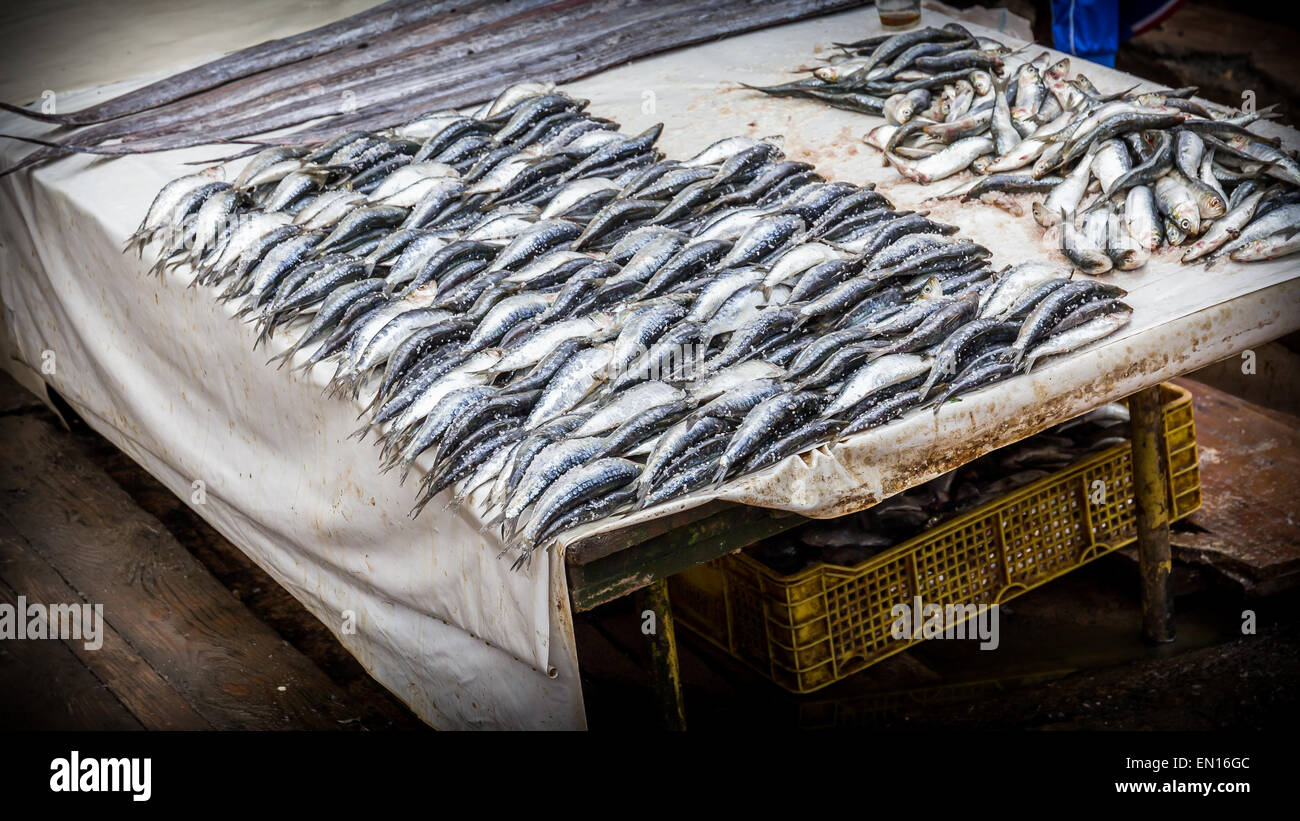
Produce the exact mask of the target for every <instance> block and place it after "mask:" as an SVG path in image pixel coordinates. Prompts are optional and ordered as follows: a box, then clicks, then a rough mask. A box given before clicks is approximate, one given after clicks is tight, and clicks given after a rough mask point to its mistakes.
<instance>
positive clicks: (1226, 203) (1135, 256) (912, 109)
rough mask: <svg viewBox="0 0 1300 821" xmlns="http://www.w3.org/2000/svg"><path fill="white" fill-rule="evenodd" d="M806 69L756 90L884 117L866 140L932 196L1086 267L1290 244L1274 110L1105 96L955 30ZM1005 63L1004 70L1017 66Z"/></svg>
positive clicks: (1085, 82) (846, 50)
mask: <svg viewBox="0 0 1300 821" xmlns="http://www.w3.org/2000/svg"><path fill="white" fill-rule="evenodd" d="M840 49H841V53H840V54H838V55H837V56H835V57H833V58H831V59H830V60H829V61H828V62H827V64H825V65H822V66H818V67H816V68H813V69H811V76H809V77H807V78H804V79H801V80H796V81H794V82H791V83H787V84H784V85H779V86H772V87H767V88H759V89H757V90H759V91H764V92H766V93H768V94H773V95H778V96H791V97H804V98H811V99H815V100H819V101H822V102H825V103H829V104H830V105H834V106H837V107H840V108H847V109H851V110H855V111H861V112H864V113H868V114H875V115H878V116H881V117H883V118H884V119H885V123H884V124H883V125H880V126H877V127H875V128H873V129H871V131H870V132H868V134H867V135H866V138H865V139H866V142H867V143H868V144H869V145H871V146H873V147H875V148H877V149H879V150H880V151H881V152H882V153H883V156H884V161H885V162H887V163H889V164H891V165H892V166H893V167H894V168H895V169H897V170H898V172H899V173H900V174H902V175H903V176H905V177H907V178H909V179H911V180H913V181H915V182H918V183H921V184H929V183H932V182H936V181H938V180H942V179H944V178H947V177H951V176H953V175H955V174H957V173H959V172H962V171H966V170H969V171H970V172H971V177H970V179H968V180H966V181H964V182H962V183H961V184H960V185H957V186H956V187H953V188H950V189H949V190H946V191H944V192H943V193H941V194H939V195H938V197H939V198H948V197H960V198H961V199H962V200H963V201H969V200H972V199H980V200H982V201H985V202H988V203H990V204H993V205H996V206H998V207H1002V208H1004V209H1006V210H1008V211H1010V212H1012V213H1014V214H1017V215H1020V214H1023V208H1022V207H1021V205H1020V204H1019V203H1018V201H1017V197H1016V195H1019V194H1042V195H1044V198H1043V199H1042V201H1036V202H1034V203H1033V212H1034V217H1035V219H1037V221H1038V223H1039V224H1040V225H1041V226H1043V227H1044V228H1045V229H1053V228H1055V229H1056V230H1058V231H1059V242H1060V247H1061V251H1062V253H1063V254H1064V255H1065V256H1066V258H1068V259H1069V261H1070V263H1071V264H1072V265H1074V266H1075V267H1076V268H1078V269H1079V270H1081V271H1084V272H1086V273H1089V274H1104V273H1106V272H1108V271H1111V270H1121V271H1127V270H1133V269H1135V268H1139V267H1141V266H1142V265H1144V264H1145V263H1146V261H1147V259H1149V257H1150V255H1151V254H1152V253H1155V252H1159V251H1162V250H1163V249H1168V248H1174V247H1182V248H1183V251H1182V253H1181V258H1182V261H1183V262H1192V261H1195V260H1201V259H1204V260H1207V261H1209V260H1212V259H1214V258H1216V257H1221V256H1227V257H1229V258H1231V259H1232V260H1234V261H1237V262H1251V261H1256V260H1264V259H1274V258H1277V257H1282V256H1285V255H1287V254H1292V253H1295V252H1296V251H1297V250H1300V230H1298V229H1300V163H1297V161H1296V159H1295V157H1294V156H1292V155H1291V154H1289V153H1287V152H1286V151H1284V150H1283V149H1282V148H1281V147H1280V145H1279V142H1278V140H1276V139H1273V138H1268V137H1264V136H1262V135H1260V134H1257V133H1254V132H1252V131H1251V130H1249V128H1248V127H1249V126H1250V125H1251V124H1252V123H1254V122H1256V121H1257V120H1260V119H1263V118H1267V117H1270V116H1274V115H1273V113H1272V112H1271V110H1270V109H1271V107H1270V108H1265V109H1260V110H1259V111H1252V112H1248V113H1241V112H1234V111H1229V110H1227V109H1223V108H1220V107H1217V106H1211V105H1207V104H1205V103H1202V102H1200V101H1198V100H1196V99H1194V98H1193V97H1192V95H1193V93H1194V92H1195V91H1196V89H1194V88H1182V89H1165V90H1156V91H1145V92H1144V91H1139V90H1137V88H1128V89H1123V90H1119V91H1116V92H1114V93H1109V94H1103V93H1101V92H1100V91H1098V90H1097V88H1096V87H1095V86H1094V85H1093V84H1092V83H1091V82H1090V81H1089V79H1088V78H1087V77H1086V76H1084V75H1083V74H1078V75H1076V76H1075V77H1073V78H1071V77H1070V60H1069V58H1062V59H1060V60H1056V61H1053V60H1052V58H1051V55H1050V54H1049V53H1048V52H1043V53H1042V54H1040V55H1039V56H1037V57H1035V58H1034V59H1032V60H1024V59H1020V58H1019V57H1018V56H1017V55H1016V54H1015V53H1014V52H1011V50H1010V49H1008V48H1007V47H1006V46H1005V45H1003V44H1001V43H999V42H998V41H996V40H992V39H990V38H986V37H977V36H975V35H973V34H971V32H969V31H968V30H967V29H965V28H963V27H962V26H961V25H960V24H957V23H952V24H949V25H946V26H944V27H942V28H924V29H919V30H917V31H911V32H906V33H903V34H897V35H893V36H883V37H875V38H872V39H869V40H863V41H860V42H856V43H848V44H841V45H840ZM1012 65H1014V68H1011V66H1012Z"/></svg>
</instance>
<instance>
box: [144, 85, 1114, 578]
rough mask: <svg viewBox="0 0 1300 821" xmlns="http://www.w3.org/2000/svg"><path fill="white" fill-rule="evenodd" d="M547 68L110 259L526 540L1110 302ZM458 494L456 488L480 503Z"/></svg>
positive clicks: (857, 414) (921, 402)
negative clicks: (208, 296) (151, 248)
mask: <svg viewBox="0 0 1300 821" xmlns="http://www.w3.org/2000/svg"><path fill="white" fill-rule="evenodd" d="M585 105H586V103H585V101H581V100H576V99H573V98H571V97H569V96H567V95H565V94H562V93H558V92H555V91H554V90H553V89H552V88H550V87H548V86H537V85H519V86H513V87H511V88H509V89H507V90H505V91H504V92H502V93H501V94H500V95H499V96H498V97H496V98H495V99H494V100H493V101H492V102H490V103H488V104H487V105H485V106H484V107H482V108H481V109H479V110H478V111H476V112H474V113H473V114H471V115H464V114H460V113H457V112H455V111H441V112H435V113H430V114H426V115H423V116H421V117H418V118H416V119H414V120H412V121H410V122H408V123H406V124H404V125H402V126H400V127H398V128H396V129H395V130H394V131H392V132H385V133H370V132H361V131H357V132H350V133H347V134H343V135H341V136H338V137H335V138H334V139H331V140H329V141H328V142H326V143H324V144H320V145H304V146H285V147H280V148H274V149H269V150H267V151H265V152H263V153H261V154H259V155H257V156H255V157H254V158H252V159H251V160H250V161H249V163H248V164H247V165H246V166H245V167H244V168H243V169H242V171H241V172H240V173H239V175H238V177H237V178H236V179H235V180H234V181H233V183H226V182H222V181H220V180H217V179H214V178H213V176H212V175H210V174H209V173H207V172H204V173H199V174H195V175H191V176H188V177H183V178H181V179H178V180H175V181H173V182H171V183H169V184H168V185H167V186H166V187H164V188H163V189H162V191H161V192H160V193H159V194H158V195H157V198H156V199H155V200H154V202H153V204H152V205H151V207H150V209H149V211H148V214H147V215H146V217H145V218H144V220H143V222H142V224H141V226H140V229H139V231H138V232H137V233H136V234H135V235H133V236H132V237H131V238H130V239H129V240H128V247H131V248H138V249H143V248H144V247H145V246H146V245H148V244H151V243H156V244H157V245H158V246H159V248H160V251H159V255H158V259H157V262H156V263H155V264H154V270H155V271H157V272H159V273H163V272H166V271H179V270H181V269H187V270H189V271H191V272H192V275H193V282H192V284H195V285H201V286H205V287H209V288H211V289H213V291H212V293H213V294H214V295H215V296H216V298H218V299H221V300H224V301H231V302H234V303H235V304H237V305H238V306H239V308H238V315H239V316H241V317H243V318H244V319H246V320H247V321H248V322H250V323H252V324H253V325H254V326H255V327H256V328H257V330H258V336H257V342H258V343H261V342H263V341H265V340H267V339H270V338H272V337H273V336H275V337H279V336H286V337H288V338H289V340H290V342H291V344H290V345H289V346H288V347H287V349H286V350H284V352H283V353H280V354H279V355H277V356H276V357H275V360H278V361H279V362H280V365H281V366H283V365H284V364H286V363H289V362H291V361H296V362H297V363H298V364H297V368H298V369H303V370H306V369H310V368H312V367H314V366H315V365H317V364H326V365H333V367H334V372H333V376H332V378H331V379H330V382H329V388H328V390H329V391H330V392H332V393H334V394H336V395H341V396H346V397H351V398H354V399H356V400H357V401H358V402H362V403H364V405H365V410H363V412H362V413H363V415H367V414H368V415H369V420H368V422H367V424H366V425H365V426H364V427H363V428H362V429H361V430H359V431H358V436H359V437H361V438H364V437H365V436H366V434H367V432H370V431H375V432H377V438H378V441H379V444H380V445H381V458H382V459H383V462H384V465H385V467H386V468H389V469H399V470H401V471H402V475H403V478H405V476H406V474H407V472H408V471H409V470H410V469H411V468H412V466H413V465H416V464H417V460H418V462H419V467H420V468H421V472H422V473H423V479H422V484H421V488H420V491H419V501H418V503H417V505H416V508H415V510H414V511H413V513H418V511H419V510H420V509H421V508H423V507H424V505H426V504H427V503H428V502H429V501H430V500H431V499H432V498H433V497H434V496H436V495H438V494H440V493H442V492H443V491H448V490H449V494H448V495H449V496H450V499H451V503H453V504H465V503H471V504H473V505H474V506H475V508H476V510H478V511H480V513H481V518H482V519H484V520H485V521H486V522H487V523H488V525H489V526H497V525H499V526H501V528H502V533H503V536H504V539H505V541H506V544H507V546H508V548H510V549H513V550H517V551H519V554H520V555H521V556H526V555H528V553H529V552H530V551H531V550H533V549H536V548H537V547H539V546H543V545H546V544H548V543H549V541H550V540H551V539H553V538H554V537H555V536H557V535H558V534H560V533H562V532H564V531H566V530H568V529H570V528H572V527H574V526H577V525H579V524H583V523H586V522H590V521H593V520H595V519H600V518H603V517H605V516H608V515H610V514H612V513H616V512H619V511H624V510H630V509H636V508H638V507H644V506H650V505H656V504H659V503H661V502H665V501H667V500H670V499H673V498H676V497H678V496H681V495H683V494H686V493H689V492H692V491H695V490H699V489H701V488H706V487H711V486H715V485H717V484H719V483H721V482H723V481H726V480H728V479H730V478H733V477H736V476H740V475H743V474H748V473H751V472H753V471H757V470H761V469H763V468H766V467H769V466H771V465H774V464H776V463H778V462H780V461H781V460H783V459H785V458H786V457H789V456H791V455H794V454H797V453H800V452H803V451H806V450H808V449H810V448H812V447H815V446H817V445H821V444H825V443H827V442H831V441H833V440H835V439H836V438H837V437H843V436H848V435H851V434H854V433H857V432H860V431H865V430H868V429H870V428H873V427H877V426H879V425H882V424H885V423H887V422H889V421H891V420H893V419H897V418H898V417H900V416H901V415H903V414H904V413H907V412H909V411H913V410H916V409H919V408H922V407H926V406H930V405H937V403H940V402H944V401H947V400H949V399H953V398H955V397H958V396H960V395H962V394H964V393H966V392H968V391H971V390H973V389H975V388H977V387H980V386H982V385H987V384H990V383H992V382H996V381H998V380H1001V379H1004V378H1007V377H1009V376H1011V375H1013V374H1015V373H1017V372H1022V371H1026V370H1028V369H1029V368H1030V367H1031V366H1032V365H1033V363H1034V362H1035V361H1037V360H1039V359H1042V358H1044V357H1050V356H1057V355H1061V354H1066V353H1069V352H1071V351H1073V350H1075V349H1077V348H1080V347H1082V346H1084V345H1087V344H1089V343H1091V342H1094V341H1096V340H1099V339H1101V338H1103V337H1105V336H1107V335H1108V334H1110V333H1112V332H1113V331H1114V330H1116V329H1117V328H1119V327H1121V326H1122V325H1124V324H1125V323H1126V322H1127V321H1128V317H1129V314H1130V312H1131V310H1130V309H1129V307H1128V306H1126V305H1125V304H1124V303H1123V302H1122V301H1120V300H1121V297H1123V295H1124V292H1123V291H1122V290H1121V289H1119V288H1117V287H1115V286H1113V285H1108V284H1105V283H1101V282H1097V281H1093V280H1090V279H1070V278H1069V277H1068V276H1066V273H1067V272H1066V271H1064V270H1063V269H1061V268H1059V267H1057V266H1052V265H1047V264H1043V263H1027V264H1024V265H1020V266H1016V267H1013V268H1009V269H1006V270H1004V271H1001V272H995V271H994V270H993V269H992V268H991V267H990V266H989V264H988V258H989V256H990V254H989V251H988V250H987V249H985V248H983V247H982V246H979V245H977V244H975V243H973V242H969V241H966V240H963V239H961V238H960V237H959V236H956V229H955V228H954V227H952V226H948V225H943V224H939V223H936V222H934V221H932V220H930V219H928V218H927V217H926V216H924V215H923V214H919V213H914V212H908V211H897V210H894V209H893V208H892V207H891V205H890V203H889V202H888V201H887V200H886V199H885V198H884V197H883V196H882V195H881V194H879V193H878V192H876V191H874V190H871V189H870V188H862V187H859V186H855V185H852V184H849V183H843V182H829V181H826V180H824V179H822V178H821V177H819V176H818V175H817V174H815V173H814V172H813V171H812V169H811V167H810V166H808V165H807V164H805V163H799V162H792V161H789V160H786V159H784V158H783V156H782V153H781V151H780V149H779V147H778V146H777V145H776V144H775V143H773V142H771V141H767V140H758V139H754V138H750V137H733V138H729V139H723V140H720V141H718V142H716V143H714V144H713V145H711V146H709V147H707V148H705V149H704V150H703V151H701V152H700V153H699V154H697V155H696V156H694V157H692V158H690V159H687V160H684V161H677V160H664V159H662V158H661V155H660V154H659V152H658V151H656V149H655V143H656V140H657V138H658V136H659V131H660V127H659V126H655V127H653V128H651V129H649V130H647V131H646V132H644V133H642V134H638V135H635V136H627V135H624V134H622V133H620V132H619V131H618V129H617V126H616V124H615V123H613V122H611V121H609V120H606V119H602V118H599V117H595V116H592V115H590V114H588V113H586V112H585V110H584V109H585ZM471 497H473V498H471Z"/></svg>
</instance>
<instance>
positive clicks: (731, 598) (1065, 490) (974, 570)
mask: <svg viewBox="0 0 1300 821" xmlns="http://www.w3.org/2000/svg"><path fill="white" fill-rule="evenodd" d="M1161 392H1162V398H1163V400H1164V408H1163V411H1164V423H1165V424H1164V427H1165V431H1164V434H1165V436H1164V439H1165V457H1166V462H1167V464H1168V471H1167V479H1168V484H1169V498H1170V505H1171V515H1172V517H1173V518H1175V519H1177V518H1181V517H1183V516H1186V515H1187V514H1189V513H1191V512H1192V511H1193V510H1195V509H1196V508H1197V507H1199V505H1200V493H1199V472H1198V464H1197V459H1196V444H1195V432H1194V426H1193V420H1192V409H1191V395H1190V394H1189V393H1187V392H1186V391H1185V390H1182V389H1181V388H1177V387H1175V386H1170V385H1165V386H1162V391H1161ZM1128 431H1129V427H1128V410H1127V408H1126V406H1125V405H1124V404H1122V403H1113V404H1110V405H1106V406H1103V407H1101V408H1098V409H1096V410H1093V411H1091V412H1089V413H1087V414H1084V415H1083V416H1080V417H1078V418H1076V419H1072V420H1070V421H1067V422H1064V423H1061V424H1059V425H1057V426H1055V427H1053V428H1050V429H1048V430H1046V431H1044V432H1042V433H1040V434H1037V435H1035V436H1032V437H1029V438H1028V439H1025V440H1022V441H1020V442H1017V443H1015V444H1013V445H1009V446H1007V447H1005V448H1002V449H1000V450H997V451H994V452H992V453H989V454H986V455H985V456H983V457H981V458H979V459H977V460H974V461H973V462H970V463H968V464H966V465H963V466H962V467H960V468H957V469H956V470H953V471H951V472H949V473H947V474H944V475H943V476H940V477H938V478H936V479H934V480H932V481H930V482H927V483H926V484H924V485H920V486H917V487H915V488H912V489H910V490H908V491H905V492H903V493H900V494H898V495H896V496H894V497H891V498H890V499H887V500H885V501H884V502H882V503H880V504H878V505H876V506H875V507H873V508H870V509H868V510H865V511H862V512H860V513H855V514H851V515H848V516H843V517H840V518H837V519H830V520H823V521H814V522H810V523H808V524H807V525H805V526H803V527H800V528H797V529H795V530H792V531H789V532H788V533H784V534H781V535H779V536H776V537H773V538H771V539H768V540H765V541H763V542H760V543H757V544H755V545H752V546H751V547H749V548H746V549H745V550H744V551H742V552H740V553H737V554H732V555H729V556H724V557H722V558H721V559H718V560H716V561H714V562H710V563H709V564H706V565H701V566H700V567H697V568H693V569H692V570H689V571H687V572H685V573H682V574H679V575H678V576H675V577H673V579H672V585H673V591H672V595H673V606H674V610H675V612H676V614H677V616H678V619H679V621H680V622H681V623H682V624H684V625H685V626H686V627H687V628H689V629H690V630H691V631H692V632H693V633H695V634H697V635H699V636H701V637H703V638H705V639H706V640H708V641H709V642H711V643H713V644H715V645H717V646H719V647H721V648H722V649H724V650H726V651H727V652H728V653H730V654H731V655H733V656H736V657H737V658H739V659H740V660H742V661H744V662H746V663H747V664H749V665H750V666H752V667H754V668H755V669H757V670H759V671H760V672H762V673H763V674H765V675H767V676H768V677H769V678H771V679H772V680H773V681H774V682H776V683H777V684H779V685H780V686H782V687H784V688H785V689H787V690H791V691H793V692H796V693H806V692H811V691H813V690H817V689H820V688H822V687H825V686H827V685H829V684H832V683H834V682H836V681H839V680H841V679H843V678H845V677H846V676H849V675H851V674H853V673H856V672H858V671H860V670H862V669H864V668H866V667H868V666H870V665H872V664H874V663H876V662H878V661H880V660H882V659H884V658H886V657H888V656H890V655H892V654H894V653H897V652H900V651H901V650H904V649H906V648H907V647H910V646H911V645H912V644H915V643H916V642H917V641H920V640H922V639H921V638H916V637H911V636H905V637H903V638H901V639H899V638H895V637H894V636H893V635H892V629H891V627H892V624H893V622H894V621H895V617H894V615H893V609H894V607H895V606H897V605H899V604H907V605H909V606H911V605H913V604H914V602H915V597H918V596H919V597H920V598H921V600H922V602H924V604H936V605H939V606H941V607H943V606H946V605H960V606H963V607H966V606H968V605H975V606H976V607H979V606H983V605H993V604H1000V603H1002V602H1005V601H1007V600H1009V599H1011V598H1014V597H1015V596H1017V595H1020V594H1021V593H1024V592H1026V591H1027V590H1030V589H1032V588H1034V587H1037V586H1039V585H1041V584H1044V583H1046V582H1048V581H1050V580H1051V579H1054V578H1057V577H1059V576H1061V575H1063V574H1065V573H1068V572H1070V571H1071V570H1073V569H1075V568H1077V567H1079V566H1081V565H1083V564H1086V563H1087V562H1089V561H1091V560H1093V559H1095V558H1097V557H1098V556H1101V555H1104V554H1106V553H1109V552H1111V551H1113V550H1115V549H1118V548H1119V547H1122V546H1124V545H1126V544H1129V543H1131V542H1132V541H1133V540H1134V539H1135V538H1136V531H1135V524H1134V501H1133V477H1132V467H1131V456H1130V446H1129V441H1128ZM955 624H956V623H955V622H954V623H953V624H948V625H945V626H955Z"/></svg>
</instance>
